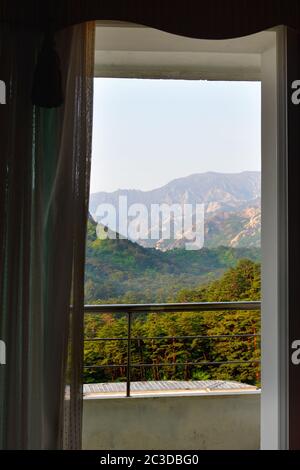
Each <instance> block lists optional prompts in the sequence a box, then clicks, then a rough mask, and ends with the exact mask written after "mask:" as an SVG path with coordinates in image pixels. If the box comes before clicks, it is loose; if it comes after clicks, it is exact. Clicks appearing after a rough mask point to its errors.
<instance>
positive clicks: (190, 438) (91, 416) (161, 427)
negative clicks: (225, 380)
mask: <svg viewBox="0 0 300 470" xmlns="http://www.w3.org/2000/svg"><path fill="white" fill-rule="evenodd" d="M259 446H260V392H259V391H256V392H240V393H223V392H216V393H214V394H212V393H209V394H197V395H193V394H190V395H176V396H175V395H173V396H171V395H168V396H161V395H157V396H138V397H131V398H120V397H118V398H86V399H85V400H84V404H83V448H84V449H99V450H100V449H106V450H138V449H144V450H151V449H157V450H178V449H181V450H192V449H198V450H201V449H207V450H214V449H235V450H237V449H250V450H252V449H259Z"/></svg>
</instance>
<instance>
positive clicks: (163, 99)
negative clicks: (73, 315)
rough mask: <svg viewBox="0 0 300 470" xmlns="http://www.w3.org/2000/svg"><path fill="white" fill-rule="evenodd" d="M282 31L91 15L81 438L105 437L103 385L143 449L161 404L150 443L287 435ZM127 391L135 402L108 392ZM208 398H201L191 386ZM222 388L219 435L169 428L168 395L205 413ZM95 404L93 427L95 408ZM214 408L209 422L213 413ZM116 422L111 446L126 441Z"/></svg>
mask: <svg viewBox="0 0 300 470" xmlns="http://www.w3.org/2000/svg"><path fill="white" fill-rule="evenodd" d="M282 38H283V33H282V31H280V30H277V31H266V32H262V33H258V34H256V35H252V36H249V37H246V38H240V39H234V40H226V41H206V40H195V39H189V38H182V37H179V36H174V35H170V34H167V33H163V32H160V31H156V30H153V29H151V28H146V27H141V26H137V25H131V24H124V23H122V24H120V23H99V25H98V26H97V33H96V51H95V75H96V76H95V95H94V96H95V98H94V131H93V132H94V137H93V163H92V175H91V197H90V216H89V223H88V234H87V253H86V281H85V288H86V289H85V292H86V304H87V305H88V306H87V307H86V324H85V336H86V343H85V372H84V374H85V375H84V382H85V384H86V385H85V389H84V391H85V396H86V400H85V403H84V436H83V442H84V446H85V447H86V448H97V445H100V444H99V443H100V442H102V445H104V447H106V448H110V446H112V445H113V444H112V442H113V441H114V439H113V437H112V436H113V435H115V434H116V430H113V429H111V431H108V428H107V427H108V426H109V422H111V420H112V419H113V417H112V413H113V408H112V410H110V409H109V404H108V402H107V404H106V405H104V402H103V401H102V400H101V401H100V399H103V398H107V397H109V398H111V399H114V400H116V403H120V404H119V405H118V406H120V407H122V406H124V410H123V412H124V413H125V414H126V412H127V413H129V414H130V416H132V417H133V418H132V419H131V421H130V422H129V425H130V426H132V429H136V430H137V429H139V436H140V437H139V439H140V441H141V442H139V440H137V441H136V442H135V445H138V446H139V448H141V449H142V448H143V443H144V444H145V445H147V444H149V445H150V446H152V447H151V448H157V445H159V443H158V442H154V441H153V442H151V440H150V441H149V442H147V438H146V436H147V433H148V434H149V429H147V426H148V427H150V428H151V426H153V427H154V428H155V427H157V426H159V419H158V418H157V417H155V415H156V414H158V416H160V419H161V416H165V421H167V422H168V421H169V427H168V426H166V429H165V431H164V433H163V434H164V437H163V438H160V445H161V447H160V448H161V449H163V448H174V449H175V448H187V449H188V448H199V442H200V441H199V439H200V437H199V436H202V437H201V439H202V441H201V442H202V444H200V445H202V446H203V448H207V449H218V448H220V449H226V448H233V447H232V446H238V447H237V448H241V449H242V448H249V449H250V448H264V449H267V448H279V447H280V446H282V445H284V443H283V442H284V440H285V434H284V427H283V425H282V423H283V421H284V418H283V417H282V414H281V411H280V410H281V407H280V403H281V400H282V394H281V395H280V396H279V383H281V375H280V373H279V372H278V371H279V367H278V360H277V355H276V351H278V349H279V347H280V345H279V339H278V336H279V335H278V331H279V328H280V327H281V328H285V324H284V321H282V320H281V318H282V317H281V316H280V315H279V311H281V314H282V309H284V308H285V305H284V288H282V292H283V293H282V296H280V295H278V285H279V284H280V282H284V281H283V279H281V278H280V277H279V272H281V273H282V272H283V271H282V270H283V269H284V265H280V269H279V261H280V260H279V255H278V253H279V242H280V240H284V236H285V234H284V233H281V232H280V226H281V224H280V221H281V220H282V219H281V217H282V215H281V212H280V208H279V205H278V203H277V202H276V201H277V200H278V198H279V196H278V194H279V192H281V194H283V193H284V181H285V174H284V168H285V165H284V152H283V144H282V142H283V140H284V136H283V135H282V136H281V144H280V145H279V146H278V129H280V122H279V119H278V106H280V104H278V101H277V97H278V96H279V95H280V90H281V86H282V83H281V82H282V77H280V74H279V73H278V61H280V48H281V44H282V41H283V39H282ZM143 100H144V101H143ZM164 113H165V114H164ZM164 122H165V124H164ZM221 154H223V155H221ZM153 155H155V158H154V157H153ZM204 155H205V157H204ZM222 156H223V158H222ZM279 169H281V172H279ZM279 176H280V177H279ZM281 200H282V198H281ZM158 206H159V207H158ZM162 206H163V207H162ZM185 210H186V212H185ZM164 211H165V212H164ZM124 217H125V218H124ZM184 217H185V218H184ZM126 218H127V220H125V219H126ZM128 222H129V223H128ZM197 234H198V237H197V236H196V235H197ZM281 262H282V261H281ZM283 287H284V286H283ZM280 308H281V310H280ZM282 373H283V372H282ZM282 393H284V391H283V392H282ZM125 397H127V398H130V400H131V402H129V403H131V405H129V404H125V402H124V404H123V405H122V403H121V402H119V401H118V400H121V399H122V398H125ZM155 397H156V398H159V397H160V399H161V400H162V402H161V403H158V401H156V402H155V403H157V407H155V406H154V405H153V403H154V402H152V399H153V398H155ZM204 397H205V399H206V401H205V403H204V401H203V403H204V409H202V407H199V406H198V402H197V403H196V401H195V400H199V399H201V400H203V399H204ZM217 397H218V398H217ZM224 397H225V398H226V399H227V401H225V402H223V401H222V399H223V398H224ZM134 398H139V399H140V401H139V402H135V401H134ZM168 398H169V402H168V401H167V399H168ZM212 398H213V401H212V402H211V404H210V402H209V400H210V399H212ZM217 399H218V400H219V402H218V404H217V407H219V408H218V410H219V411H218V413H219V414H218V416H220V413H221V414H222V413H224V406H226V405H227V404H229V408H228V409H229V410H230V409H231V408H230V406H231V402H230V400H232V407H233V409H232V410H234V409H236V408H238V410H239V412H243V413H244V416H240V415H236V416H235V415H234V411H231V412H230V413H229V415H231V416H229V415H228V414H227V415H226V412H225V414H224V429H223V428H222V429H220V433H219V434H218V435H217V436H212V435H210V433H209V430H208V428H205V429H202V428H201V427H200V428H199V427H198V428H197V425H196V424H195V423H194V422H193V420H190V419H188V418H187V416H185V417H184V418H183V423H182V424H181V429H182V426H186V435H187V436H190V435H192V434H193V432H194V436H196V437H195V440H194V441H193V442H192V443H191V440H190V438H189V437H187V439H188V441H189V444H188V443H187V442H185V441H184V438H183V437H182V433H181V436H179V435H178V436H177V435H176V432H174V433H173V437H172V436H170V437H169V439H173V440H172V441H170V440H169V441H168V432H170V429H171V428H173V429H174V428H175V424H173V425H172V419H171V416H172V413H171V411H170V409H171V408H172V406H175V408H174V410H175V409H176V407H178V409H180V408H181V406H183V407H184V408H185V407H186V408H187V409H189V410H190V416H191V415H192V414H193V411H192V410H195V406H196V407H197V409H200V410H202V411H201V413H202V415H201V416H203V413H204V414H205V408H207V409H208V410H213V408H214V406H215V404H216V401H215V400H217ZM229 399H230V400H229ZM97 400H99V401H97ZM141 400H144V401H145V403H144V404H142V401H141ZM184 400H186V401H185V402H184ZM234 400H236V401H234ZM110 403H112V402H110ZM199 403H200V402H199ZM201 403H202V402H201ZM237 403H239V405H238V406H237V407H236V404H237ZM114 406H115V405H114ZM139 406H142V409H143V410H144V411H145V410H146V411H145V413H146V414H145V416H146V417H145V419H148V424H147V426H144V428H143V429H142V428H141V427H140V425H139V426H138V425H137V423H138V421H137V419H135V418H134V417H135V416H137V415H138V414H139V413H141V409H140V408H139ZM97 407H98V408H99V409H98V408H97ZM128 407H132V409H131V408H130V409H129V408H128ZM170 407H171V408H170ZM222 407H223V408H222ZM96 408H97V410H96ZM100 408H101V410H103V414H102V418H100V416H99V419H98V420H97V419H96V418H95V416H96V414H97V413H101V410H100ZM95 410H96V411H95ZM126 410H127V411H126ZM222 410H223V411H222ZM147 413H148V418H147ZM174 413H175V415H174V418H175V417H176V411H174ZM201 416H199V419H200V418H201ZM232 416H233V421H232V422H231V420H232ZM151 417H152V421H153V422H151ZM106 418H107V425H106V426H105V430H103V432H101V430H99V429H98V424H97V423H99V422H101V419H103V422H105V420H106ZM122 419H124V421H126V422H128V417H124V416H123V418H122ZM209 419H210V420H211V424H212V427H214V424H213V423H214V420H216V419H217V417H216V416H214V415H213V413H212V412H211V414H210V416H207V417H206V418H205V421H206V422H207V420H209ZM226 420H227V421H226ZM243 420H244V422H245V423H246V424H245V426H246V428H245V429H244V431H245V430H246V432H245V433H244V434H245V435H244V436H243V433H242V430H241V429H239V427H238V425H237V422H240V423H241V422H243ZM282 420H283V421H282ZM151 423H152V424H151ZM226 423H227V426H228V429H232V428H234V432H231V434H230V433H228V431H227V430H226V429H227V428H226ZM116 424H117V423H116ZM144 424H145V423H144ZM215 424H216V425H217V422H216V423H215ZM170 426H171V428H170ZM193 426H194V427H195V426H196V427H195V429H194V428H193ZM245 426H243V427H245ZM247 426H248V427H249V426H250V427H249V430H250V429H251V431H249V430H247V429H248V428H247ZM154 428H153V431H154ZM193 429H194V431H193ZM279 429H281V431H282V432H281V435H280V432H279ZM168 430H169V431H168ZM122 432H123V431H122V429H119V433H120V436H121V437H120V439H119V441H118V445H119V446H123V447H122V448H124V449H126V448H127V449H129V448H133V447H132V446H133V445H134V444H133V443H132V442H130V440H128V439H127V438H125V437H124V434H122ZM124 432H125V431H124ZM104 433H105V434H106V436H108V437H107V439H106V440H104V441H103V436H104ZM151 435H153V433H152V432H151ZM97 443H98V444H97ZM114 445H117V444H114ZM172 445H173V447H172ZM188 446H191V447H188ZM193 446H195V447H193ZM116 448H118V446H117V447H116Z"/></svg>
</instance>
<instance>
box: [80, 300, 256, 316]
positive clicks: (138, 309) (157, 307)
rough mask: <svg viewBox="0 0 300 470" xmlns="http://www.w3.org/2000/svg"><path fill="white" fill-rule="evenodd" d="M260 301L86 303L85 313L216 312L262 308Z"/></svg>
mask: <svg viewBox="0 0 300 470" xmlns="http://www.w3.org/2000/svg"><path fill="white" fill-rule="evenodd" d="M260 309H261V302H260V301H236V302H183V303H151V304H99V305H85V306H84V313H89V314H93V313H96V314H99V313H122V312H123V313H151V312H174V313H175V312H184V311H190V312H194V311H198V312H216V311H218V310H232V311H235V310H260Z"/></svg>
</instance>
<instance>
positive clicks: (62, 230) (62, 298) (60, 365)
mask: <svg viewBox="0 0 300 470" xmlns="http://www.w3.org/2000/svg"><path fill="white" fill-rule="evenodd" d="M41 41H42V36H41V34H40V33H38V32H30V31H28V30H25V29H23V30H22V29H20V28H12V27H8V26H6V27H3V28H1V31H0V79H1V80H4V81H5V84H6V90H7V104H6V105H1V107H0V176H1V187H0V218H1V220H0V263H1V267H0V302H1V304H0V307H1V311H0V340H2V341H5V343H6V365H1V366H0V448H3V449H5V448H8V449H59V448H62V447H63V446H64V447H65V448H72V449H75V448H80V442H81V406H82V389H81V387H82V386H81V377H82V352H83V347H82V342H83V338H82V335H83V304H84V299H83V287H84V282H83V279H84V253H85V231H86V220H87V210H88V194H89V172H90V156H91V129H92V95H93V63H94V23H82V24H79V25H76V26H74V27H70V28H66V29H64V30H61V31H60V32H59V33H58V34H57V37H56V44H57V50H58V53H59V55H60V58H61V64H62V77H63V91H64V96H65V102H64V105H63V106H62V107H60V108H53V109H45V108H37V107H33V106H32V104H31V102H30V96H31V86H32V80H33V72H34V66H35V63H36V58H37V54H38V51H39V48H40V45H41ZM70 303H71V305H72V309H70ZM65 385H66V387H65Z"/></svg>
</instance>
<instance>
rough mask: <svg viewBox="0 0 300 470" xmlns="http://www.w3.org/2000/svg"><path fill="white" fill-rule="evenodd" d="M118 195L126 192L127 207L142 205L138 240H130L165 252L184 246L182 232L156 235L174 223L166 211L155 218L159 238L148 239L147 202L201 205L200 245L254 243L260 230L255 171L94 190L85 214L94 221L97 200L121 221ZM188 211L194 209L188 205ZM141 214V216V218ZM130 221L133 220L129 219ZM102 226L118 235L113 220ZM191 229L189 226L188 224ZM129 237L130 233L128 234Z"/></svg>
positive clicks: (257, 242) (185, 237) (258, 180)
mask: <svg viewBox="0 0 300 470" xmlns="http://www.w3.org/2000/svg"><path fill="white" fill-rule="evenodd" d="M120 196H126V197H127V205H128V207H130V206H132V205H133V204H142V205H143V206H144V207H146V208H147V210H148V217H147V216H146V215H144V216H143V214H140V215H139V217H138V221H137V223H138V225H139V233H140V234H141V237H140V239H138V240H136V241H137V242H138V243H139V244H140V245H142V246H143V247H145V248H156V249H158V250H161V251H168V250H171V249H174V248H184V245H185V243H186V241H187V240H188V235H189V234H188V233H185V232H184V231H183V233H182V234H181V235H180V237H176V238H174V237H170V238H167V239H165V237H164V236H163V235H162V234H163V233H164V231H165V230H166V226H167V225H168V224H169V223H170V218H171V219H172V222H173V223H174V224H175V226H176V217H175V216H173V215H170V217H166V218H165V219H162V221H160V224H161V226H160V229H161V230H160V234H161V236H160V238H158V239H155V240H153V239H151V238H150V229H151V228H152V229H153V223H152V221H150V220H149V214H150V213H151V206H152V205H154V204H159V205H161V204H167V205H169V206H171V205H173V204H179V205H180V206H181V207H183V205H184V204H190V205H191V207H193V208H195V207H196V205H197V204H198V205H199V204H203V205H204V247H207V248H216V247H218V246H228V247H233V248H240V247H259V246H260V231H261V208H260V206H261V174H260V172H254V171H245V172H242V173H214V172H208V173H198V174H193V175H190V176H187V177H183V178H178V179H175V180H172V181H170V182H169V183H168V184H166V185H165V186H162V187H160V188H157V189H153V190H151V191H141V190H135V189H120V190H117V191H114V192H110V193H109V192H98V193H94V194H91V196H90V213H91V214H92V216H93V218H94V219H95V220H99V218H98V215H97V208H98V207H99V205H102V204H110V205H112V206H113V207H114V208H115V210H116V215H117V220H121V224H122V223H124V222H125V220H124V217H127V216H124V214H122V213H121V210H120V209H119V201H120ZM193 210H194V209H193ZM143 217H144V219H145V218H146V219H147V220H143ZM132 223H134V220H133V222H132ZM107 226H108V228H110V229H111V230H113V231H118V232H119V233H121V235H122V230H120V226H119V225H114V224H113V223H111V224H110V222H109V223H107ZM193 229H195V226H193ZM129 238H130V237H129Z"/></svg>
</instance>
